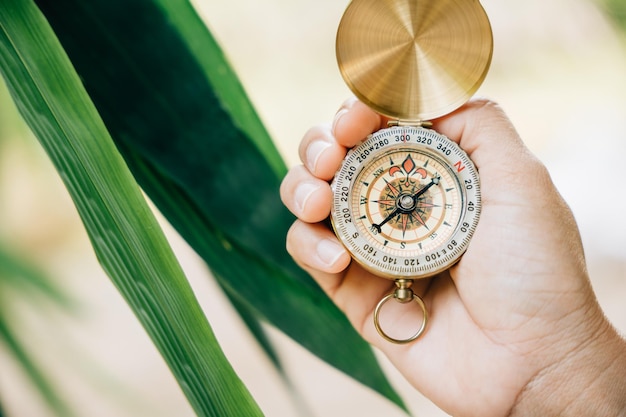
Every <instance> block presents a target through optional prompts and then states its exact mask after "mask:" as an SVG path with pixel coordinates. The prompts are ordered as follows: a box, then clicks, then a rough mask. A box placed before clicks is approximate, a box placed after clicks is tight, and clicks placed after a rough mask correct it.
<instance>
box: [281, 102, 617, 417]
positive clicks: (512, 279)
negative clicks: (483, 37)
mask: <svg viewBox="0 0 626 417" xmlns="http://www.w3.org/2000/svg"><path fill="white" fill-rule="evenodd" d="M382 127H386V120H385V119H384V118H382V117H380V116H379V115H377V114H376V113H374V112H373V111H372V110H370V109H368V108H367V107H366V106H365V105H363V104H362V103H360V102H358V101H356V100H354V99H353V100H348V101H347V102H346V103H344V105H343V106H342V108H341V109H340V111H339V112H338V114H337V116H336V117H335V121H334V123H333V126H332V127H331V126H319V127H315V128H313V129H311V130H310V131H309V132H307V134H306V135H305V137H304V139H303V141H302V143H301V146H300V156H301V159H302V161H304V166H298V167H295V168H293V169H291V170H290V172H289V173H288V175H287V176H286V178H285V180H284V181H283V184H282V187H281V196H282V198H283V201H284V203H285V205H286V206H287V207H288V208H289V209H290V210H291V211H292V212H293V213H294V214H295V215H296V216H297V217H298V220H297V221H296V222H295V223H294V225H293V226H292V228H291V230H290V231H289V234H288V237H287V249H288V251H289V252H290V253H291V255H292V256H293V257H294V259H295V260H296V262H298V264H299V265H301V266H302V267H303V268H304V269H306V270H307V271H308V272H309V273H310V274H311V275H312V276H313V278H314V279H315V280H316V281H317V282H318V283H319V285H320V286H321V287H322V288H323V289H324V291H326V292H327V293H328V295H329V296H330V297H331V298H332V299H333V301H334V302H335V303H336V304H337V305H338V306H339V308H340V309H342V310H343V311H344V312H345V314H346V315H347V317H348V319H349V320H350V321H351V322H352V324H353V325H354V326H355V328H356V329H357V331H359V332H360V333H361V334H362V335H363V337H364V338H365V339H366V340H367V341H369V342H370V343H372V344H373V345H374V346H376V347H377V348H379V349H380V350H381V351H382V352H383V353H385V354H386V355H387V356H388V357H389V359H390V360H391V361H392V362H393V363H394V365H395V366H396V367H397V368H398V369H399V370H400V371H401V372H402V373H403V374H404V376H405V377H406V378H407V380H408V381H409V382H410V383H411V384H412V385H413V386H414V387H415V388H417V389H418V390H419V391H421V392H422V393H423V394H424V395H426V396H427V397H428V398H430V399H431V400H432V401H433V402H434V403H435V404H437V405H438V406H439V407H441V408H442V409H443V410H444V411H446V412H448V413H450V414H452V415H454V416H481V417H486V416H506V415H524V416H527V415H538V416H539V415H541V416H551V415H555V416H556V415H594V414H591V413H589V412H588V411H589V410H588V409H587V408H584V407H588V406H589V404H592V405H593V404H595V403H597V402H598V401H597V395H596V394H598V393H603V395H608V393H614V394H616V395H614V396H613V397H611V398H618V399H619V398H620V397H621V399H623V398H626V396H625V395H624V394H623V390H626V389H625V388H624V383H623V382H622V383H621V385H620V386H619V389H618V388H615V381H616V378H618V377H620V376H621V378H620V379H617V380H618V381H623V380H625V379H626V363H624V361H625V359H622V358H623V357H624V356H626V355H624V353H625V352H626V348H625V347H624V341H623V340H622V339H621V338H620V337H619V336H618V335H617V334H616V332H615V331H614V330H613V328H612V327H611V326H610V324H609V323H608V322H607V321H606V319H605V318H604V315H603V313H602V311H601V309H600V307H599V306H598V304H597V302H596V300H595V296H594V294H593V291H592V289H591V285H590V283H589V279H588V276H587V271H586V266H585V261H584V254H583V249H582V245H581V242H580V237H579V233H578V229H577V227H576V224H575V221H574V219H573V216H572V214H571V212H570V210H569V209H568V207H567V205H566V204H565V203H564V202H563V200H562V198H561V197H560V195H559V194H558V192H557V191H556V189H555V187H554V185H553V184H552V181H551V180H550V177H549V174H548V173H547V170H546V169H545V167H544V166H543V165H542V164H541V163H540V162H539V161H538V160H537V159H536V158H535V157H534V156H533V155H532V154H531V153H530V152H529V151H528V150H527V149H526V147H525V146H524V144H523V143H522V141H521V139H520V138H519V136H518V134H517V133H516V131H515V129H514V128H513V126H512V125H511V123H510V122H509V120H508V119H507V117H506V116H505V114H504V113H503V112H502V111H501V110H500V109H499V107H498V106H496V105H495V104H494V103H491V102H489V101H484V100H474V101H471V102H469V103H468V104H466V105H465V106H464V107H462V108H461V109H459V110H457V111H456V112H454V113H453V114H451V115H448V116H446V117H443V118H441V119H438V120H435V121H434V126H433V128H434V129H435V130H437V131H438V132H440V133H442V134H444V135H446V136H448V137H449V138H450V139H451V140H453V141H455V142H457V143H459V145H460V146H461V148H463V149H464V150H465V151H466V152H467V153H468V155H469V156H470V158H471V159H472V160H473V161H474V163H475V164H476V167H477V169H478V170H479V172H480V178H481V189H482V203H483V206H482V213H481V218H480V222H479V224H478V227H477V229H476V231H475V233H474V237H473V239H472V242H471V244H470V246H469V248H468V250H467V252H466V253H465V255H464V256H463V257H462V258H461V260H460V261H459V262H458V263H457V264H456V265H455V266H453V267H452V268H450V270H448V271H447V272H445V273H442V274H440V275H438V276H437V277H434V278H431V279H423V280H418V281H416V282H415V284H414V286H413V289H414V291H415V292H416V293H417V294H418V295H420V296H421V297H422V298H423V300H424V302H425V304H426V306H427V308H428V310H429V311H430V312H431V316H430V321H429V324H428V328H427V329H426V332H425V333H424V334H423V335H422V336H421V338H420V339H418V340H417V341H416V342H414V343H412V344H408V345H395V344H391V343H389V342H387V341H385V340H384V339H383V338H381V337H380V336H379V335H378V334H377V332H376V330H375V327H374V323H373V320H372V316H373V312H374V309H375V307H376V304H377V302H378V301H379V300H380V299H381V298H383V296H385V295H386V294H388V293H390V292H391V291H392V289H393V288H394V284H393V282H392V281H389V280H386V279H383V278H380V277H377V276H375V275H373V274H371V273H369V272H367V271H365V270H364V269H363V268H362V267H361V266H359V265H358V264H357V263H356V262H350V256H349V254H348V253H347V252H346V251H345V249H344V248H343V247H342V246H341V244H340V243H339V241H338V240H337V238H336V237H335V236H334V234H333V232H332V231H331V230H330V229H329V228H328V227H327V226H325V225H324V224H323V223H322V221H323V220H324V219H326V218H327V217H328V215H329V212H330V207H331V200H332V192H331V190H330V187H329V184H328V181H329V180H331V179H332V177H333V175H334V173H335V172H336V171H337V169H338V168H339V166H340V164H341V161H342V160H343V158H344V156H345V154H346V151H347V148H350V147H352V146H354V145H355V144H357V143H358V142H359V141H361V140H362V139H364V138H365V137H366V136H367V135H368V134H369V133H372V132H374V131H376V130H378V129H380V128H382ZM403 314H405V311H404V310H403V309H401V308H394V309H387V310H385V315H386V316H387V318H388V319H389V320H391V321H392V322H394V323H397V324H398V327H402V326H404V323H407V322H408V323H409V325H411V324H413V325H414V324H415V320H410V319H409V320H407V319H406V317H404V318H403V317H402V316H403ZM394 330H396V329H394ZM616 364H617V365H618V366H617V367H615V365H616ZM610 366H613V368H611V371H607V369H609V367H610ZM618 369H619V372H617V370H618ZM607 378H608V379H607ZM609 387H612V388H609ZM598 389H599V390H598ZM589 398H591V399H594V398H595V402H593V401H592V402H591V403H590V402H589V401H585V400H586V399H589ZM615 401H616V402H615V403H611V405H614V406H615V407H616V408H620V409H621V410H625V409H626V408H624V404H623V403H621V402H619V400H617V399H616V400H615ZM604 406H606V404H604ZM591 410H594V411H595V412H597V410H599V408H598V407H597V406H594V408H591ZM607 410H608V409H607ZM568 413H569V414H568ZM597 415H611V414H606V413H604V414H597Z"/></svg>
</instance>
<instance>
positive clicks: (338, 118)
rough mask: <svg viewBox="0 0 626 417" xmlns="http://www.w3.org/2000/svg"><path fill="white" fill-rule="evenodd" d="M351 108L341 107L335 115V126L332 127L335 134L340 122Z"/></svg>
mask: <svg viewBox="0 0 626 417" xmlns="http://www.w3.org/2000/svg"><path fill="white" fill-rule="evenodd" d="M348 110H349V109H341V110H339V111H338V112H337V114H336V115H335V118H334V119H333V127H332V132H333V134H335V133H336V132H337V126H339V122H340V121H341V119H342V118H343V116H344V115H345V114H346V113H348Z"/></svg>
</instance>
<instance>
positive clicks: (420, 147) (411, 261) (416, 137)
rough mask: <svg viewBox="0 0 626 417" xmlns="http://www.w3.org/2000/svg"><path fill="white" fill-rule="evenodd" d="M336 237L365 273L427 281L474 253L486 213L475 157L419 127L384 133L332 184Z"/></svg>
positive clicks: (357, 152)
mask: <svg viewBox="0 0 626 417" xmlns="http://www.w3.org/2000/svg"><path fill="white" fill-rule="evenodd" d="M332 187H333V192H334V199H333V209H332V213H331V218H332V222H333V226H334V228H335V233H336V234H337V236H338V237H339V239H340V240H341V241H342V242H343V244H344V245H345V246H346V248H347V249H348V251H350V253H351V254H352V257H353V258H354V259H355V260H356V261H357V262H359V263H360V264H361V265H363V266H364V267H365V268H366V269H368V270H370V271H372V272H374V273H376V274H378V275H382V276H385V277H387V278H391V279H398V278H409V279H414V278H425V277H428V276H431V275H434V274H436V273H438V272H441V271H443V270H445V269H447V268H449V267H450V266H452V265H453V264H454V263H455V262H456V261H457V260H458V259H459V257H460V256H461V255H462V254H463V252H465V250H466V249H467V245H468V244H469V241H470V238H471V236H472V234H473V232H474V229H475V228H476V224H477V223H478V218H479V215H480V184H479V179H478V175H477V173H476V170H475V168H474V165H473V164H472V162H471V160H470V159H469V158H468V157H467V155H466V154H465V152H464V151H463V150H461V149H460V148H459V147H458V146H457V145H456V144H455V143H453V142H452V141H450V140H449V139H448V138H446V137H445V136H443V135H441V134H439V133H437V132H435V131H433V130H428V129H424V128H419V127H392V128H388V129H383V130H380V131H378V132H376V133H374V134H373V135H370V136H369V137H368V139H367V140H366V141H365V142H363V143H362V144H361V145H359V146H358V147H356V148H355V149H353V150H352V151H350V152H349V153H348V155H347V156H346V159H345V160H344V162H343V165H342V166H341V168H340V170H339V171H338V172H337V174H336V175H335V180H334V181H333V185H332Z"/></svg>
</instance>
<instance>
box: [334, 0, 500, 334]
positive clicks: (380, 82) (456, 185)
mask: <svg viewBox="0 0 626 417" xmlns="http://www.w3.org/2000/svg"><path fill="white" fill-rule="evenodd" d="M492 50H493V42H492V37H491V27H490V25H489V21H488V19H487V16H486V14H485V12H484V10H483V8H482V6H481V5H480V3H479V2H478V1H477V0H352V2H351V3H350V4H349V5H348V8H347V9H346V12H345V13H344V16H343V18H342V20H341V23H340V25H339V30H338V34H337V60H338V63H339V68H340V71H341V74H342V76H343V78H344V80H345V81H346V83H347V85H348V86H349V87H350V89H351V90H352V91H353V93H354V94H355V95H356V96H357V97H358V98H359V99H360V100H361V101H362V102H363V103H365V104H366V105H368V106H369V107H370V108H372V109H373V110H375V111H377V112H378V113H380V114H382V115H384V116H386V117H387V118H389V119H390V126H389V127H388V128H386V129H382V130H379V131H378V132H375V133H374V134H372V135H370V136H368V137H367V138H366V139H365V140H364V141H363V142H362V143H361V144H359V145H357V146H356V147H355V148H353V149H351V150H350V151H349V152H348V154H347V155H346V157H345V159H344V161H343V163H342V166H341V168H340V169H339V171H338V172H337V173H336V175H335V178H334V180H333V183H332V189H333V205H332V210H331V221H332V224H333V228H334V231H335V233H336V234H337V236H338V238H339V240H340V241H341V242H342V243H343V245H344V246H345V247H346V249H347V250H348V251H349V252H350V254H351V256H352V258H353V259H354V260H355V261H356V262H358V263H359V264H360V265H362V266H363V267H364V268H365V269H367V270H369V271H371V272H372V273H374V274H376V275H379V276H382V277H384V278H388V279H391V280H394V281H395V284H396V287H397V288H396V290H395V291H394V292H392V293H391V294H389V295H387V296H385V297H384V298H383V299H382V300H381V301H380V303H379V304H378V306H377V307H376V310H375V314H374V324H375V326H376V329H377V330H378V332H379V334H380V335H381V336H382V337H383V338H385V339H386V340H388V341H390V342H394V343H408V342H411V341H413V340H415V339H417V338H418V337H419V336H421V335H422V334H423V333H424V331H425V329H426V324H427V321H428V312H427V309H426V306H425V304H424V302H423V300H422V299H421V298H420V297H419V296H418V295H417V294H414V293H413V291H412V290H411V283H412V282H413V280H415V279H420V278H427V277H432V276H434V275H436V274H438V273H440V272H442V271H444V270H446V269H447V268H449V267H451V266H452V265H454V263H456V262H457V261H458V260H459V258H460V257H461V256H462V254H463V253H464V252H465V250H466V249H467V246H468V245H469V242H470V239H471V236H472V234H473V232H474V230H475V228H476V226H477V224H478V219H479V216H480V209H481V202H480V181H479V177H478V172H477V170H476V169H475V167H474V165H473V163H472V161H471V160H470V159H469V157H468V156H467V154H466V153H465V152H464V151H463V150H462V149H461V148H460V147H459V146H458V145H456V144H455V143H454V142H452V141H451V140H450V139H448V138H447V137H445V136H444V135H442V134H440V133H438V132H436V131H434V130H431V129H428V128H427V127H428V126H430V125H431V124H430V123H429V120H430V119H434V118H437V117H441V116H443V115H445V114H448V113H450V112H452V111H454V110H455V109H456V108H458V107H460V106H461V105H463V104H464V103H465V102H466V101H467V100H468V99H469V98H470V97H471V96H472V94H474V92H475V91H476V90H477V89H478V87H479V86H480V84H481V83H482V81H483V80H484V78H485V76H486V73H487V69H488V67H489V64H490V62H491V55H492ZM390 300H396V301H398V302H400V303H410V302H413V301H415V302H416V303H417V304H418V305H419V307H420V309H421V310H422V314H423V317H422V323H421V325H420V326H419V327H418V330H417V331H416V333H415V334H413V335H412V336H411V337H408V338H404V339H398V338H394V337H391V336H389V335H388V334H387V333H386V332H385V330H384V329H382V326H381V325H380V314H381V310H382V307H383V306H384V305H385V304H386V303H387V302H390Z"/></svg>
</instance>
